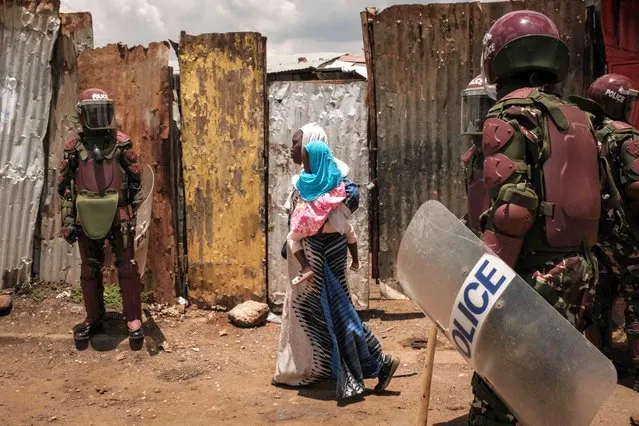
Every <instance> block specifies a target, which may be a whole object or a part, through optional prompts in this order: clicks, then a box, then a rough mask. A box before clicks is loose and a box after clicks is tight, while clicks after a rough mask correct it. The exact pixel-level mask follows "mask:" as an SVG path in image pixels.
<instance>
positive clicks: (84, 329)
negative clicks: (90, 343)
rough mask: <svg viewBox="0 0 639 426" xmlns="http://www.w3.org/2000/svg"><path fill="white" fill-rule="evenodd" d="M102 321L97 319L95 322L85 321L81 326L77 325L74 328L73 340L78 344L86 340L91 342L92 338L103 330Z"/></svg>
mask: <svg viewBox="0 0 639 426" xmlns="http://www.w3.org/2000/svg"><path fill="white" fill-rule="evenodd" d="M103 328H104V327H103V325H102V319H97V320H95V321H89V319H85V320H84V321H82V322H81V323H79V324H76V325H75V326H74V327H73V339H74V340H75V341H76V342H83V341H85V340H89V339H90V338H91V336H94V335H95V334H97V333H99V332H101V331H102V329H103Z"/></svg>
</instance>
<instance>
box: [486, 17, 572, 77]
mask: <svg viewBox="0 0 639 426" xmlns="http://www.w3.org/2000/svg"><path fill="white" fill-rule="evenodd" d="M483 44H484V46H483V51H482V60H481V66H482V73H483V75H484V79H485V82H486V83H488V84H495V83H497V82H498V81H499V80H502V79H504V78H508V77H511V76H514V75H517V74H520V73H524V72H533V71H537V72H543V73H544V75H547V78H546V80H547V81H546V82H547V83H557V82H560V81H562V80H563V79H564V78H565V77H566V73H567V71H568V59H569V55H568V47H567V46H566V44H565V43H564V42H563V41H562V40H561V37H560V35H559V31H557V27H556V26H555V24H554V23H553V22H552V21H551V20H550V18H548V17H547V16H546V15H544V14H542V13H539V12H533V11H531V10H517V11H514V12H510V13H507V14H505V15H504V16H502V17H501V18H499V19H498V20H497V21H496V22H495V23H494V24H493V26H492V27H491V28H490V30H488V32H487V33H486V35H485V36H484V43H483Z"/></svg>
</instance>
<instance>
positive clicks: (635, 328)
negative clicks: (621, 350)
mask: <svg viewBox="0 0 639 426" xmlns="http://www.w3.org/2000/svg"><path fill="white" fill-rule="evenodd" d="M595 253H596V255H597V258H598V260H599V263H600V265H601V267H600V269H601V272H600V275H599V277H600V278H599V284H598V285H597V291H596V297H595V300H594V303H593V315H592V316H593V322H594V323H595V325H598V326H600V327H601V328H605V329H610V328H611V321H612V319H611V314H612V307H613V303H614V300H615V298H616V297H617V296H622V297H623V298H624V301H625V302H626V310H625V312H624V316H625V330H626V333H627V334H628V336H629V337H630V336H631V335H639V243H638V242H637V241H636V240H635V239H634V237H633V236H632V235H631V234H630V232H628V231H624V230H620V229H617V231H616V232H615V233H614V234H613V235H612V236H610V237H609V238H607V239H606V240H605V241H603V242H601V243H600V244H598V245H597V247H596V251H595ZM629 340H630V339H629Z"/></svg>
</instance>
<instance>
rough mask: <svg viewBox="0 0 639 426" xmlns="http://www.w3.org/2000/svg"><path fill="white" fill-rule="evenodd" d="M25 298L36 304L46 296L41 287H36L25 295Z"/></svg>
mask: <svg viewBox="0 0 639 426" xmlns="http://www.w3.org/2000/svg"><path fill="white" fill-rule="evenodd" d="M27 297H28V298H29V299H31V300H33V301H34V302H36V303H40V302H42V301H43V300H44V299H46V298H47V294H46V292H45V290H44V289H43V288H42V287H36V288H35V289H33V290H32V291H30V292H28V293H27Z"/></svg>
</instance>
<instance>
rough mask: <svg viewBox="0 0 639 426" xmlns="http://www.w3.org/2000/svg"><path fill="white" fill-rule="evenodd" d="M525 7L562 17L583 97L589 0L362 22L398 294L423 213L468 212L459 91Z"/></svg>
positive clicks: (382, 217) (404, 14)
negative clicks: (400, 254) (484, 49)
mask: <svg viewBox="0 0 639 426" xmlns="http://www.w3.org/2000/svg"><path fill="white" fill-rule="evenodd" d="M524 8H526V9H532V10H538V11H541V12H543V13H545V14H547V15H548V16H550V17H551V18H552V19H553V20H555V22H556V24H557V26H558V28H559V30H560V32H561V34H562V35H563V38H564V40H565V41H566V42H567V43H568V46H569V47H570V52H571V70H572V71H571V72H570V74H569V76H568V78H567V82H566V85H565V90H566V93H575V92H578V93H582V90H583V84H584V82H583V63H582V62H583V52H584V49H585V47H584V44H585V38H584V32H585V5H584V3H583V1H582V0H569V1H565V0H545V1H542V0H526V1H516V2H499V3H482V4H480V3H457V4H430V5H406V6H392V7H390V8H388V9H385V10H383V11H382V12H381V13H378V14H375V15H372V16H371V19H370V20H371V21H372V22H371V23H369V24H366V23H365V24H364V35H365V49H367V50H368V51H367V56H368V57H369V58H372V63H369V75H371V74H373V78H372V82H373V84H374V85H375V87H374V89H373V92H374V93H375V99H374V103H373V105H374V107H375V108H376V111H375V112H376V119H377V122H376V127H377V130H376V131H377V135H376V136H377V137H376V138H375V137H374V136H373V139H372V140H371V144H372V145H373V148H374V147H375V146H376V147H377V155H378V157H377V162H378V163H377V173H378V182H379V246H380V247H379V257H378V262H379V278H380V280H381V281H382V283H384V282H385V283H386V284H388V285H389V287H390V288H388V287H386V290H388V291H389V293H390V294H391V295H393V294H394V292H393V291H392V290H393V289H395V290H397V289H398V286H397V285H396V284H394V283H393V281H394V278H395V260H396V256H397V250H398V248H399V244H400V241H401V237H402V234H403V232H404V230H405V229H406V227H407V226H408V223H409V222H410V220H411V218H412V216H413V214H414V213H415V211H417V209H418V208H419V206H420V205H421V204H422V203H423V202H425V201H426V200H428V199H430V198H435V199H439V200H440V201H441V202H443V203H444V204H445V205H446V206H447V207H448V208H449V209H451V210H452V211H453V212H454V213H455V214H458V215H461V214H463V212H464V210H465V190H464V186H463V176H462V169H461V167H460V156H461V154H462V153H463V151H465V148H466V147H465V146H464V143H463V142H462V140H461V137H460V135H459V117H460V92H461V90H462V89H463V88H465V87H466V85H467V84H468V82H469V81H470V80H471V78H472V77H474V76H475V75H477V74H479V73H480V68H479V59H480V55H481V44H482V39H483V36H484V34H485V32H486V31H487V30H488V29H489V28H490V25H491V24H492V22H494V20H496V19H498V18H499V17H500V16H502V15H503V14H505V13H506V12H509V11H511V10H514V9H524ZM367 25H372V30H371V29H369V28H367ZM370 68H372V71H373V73H371V70H370ZM395 294H396V293H395Z"/></svg>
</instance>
